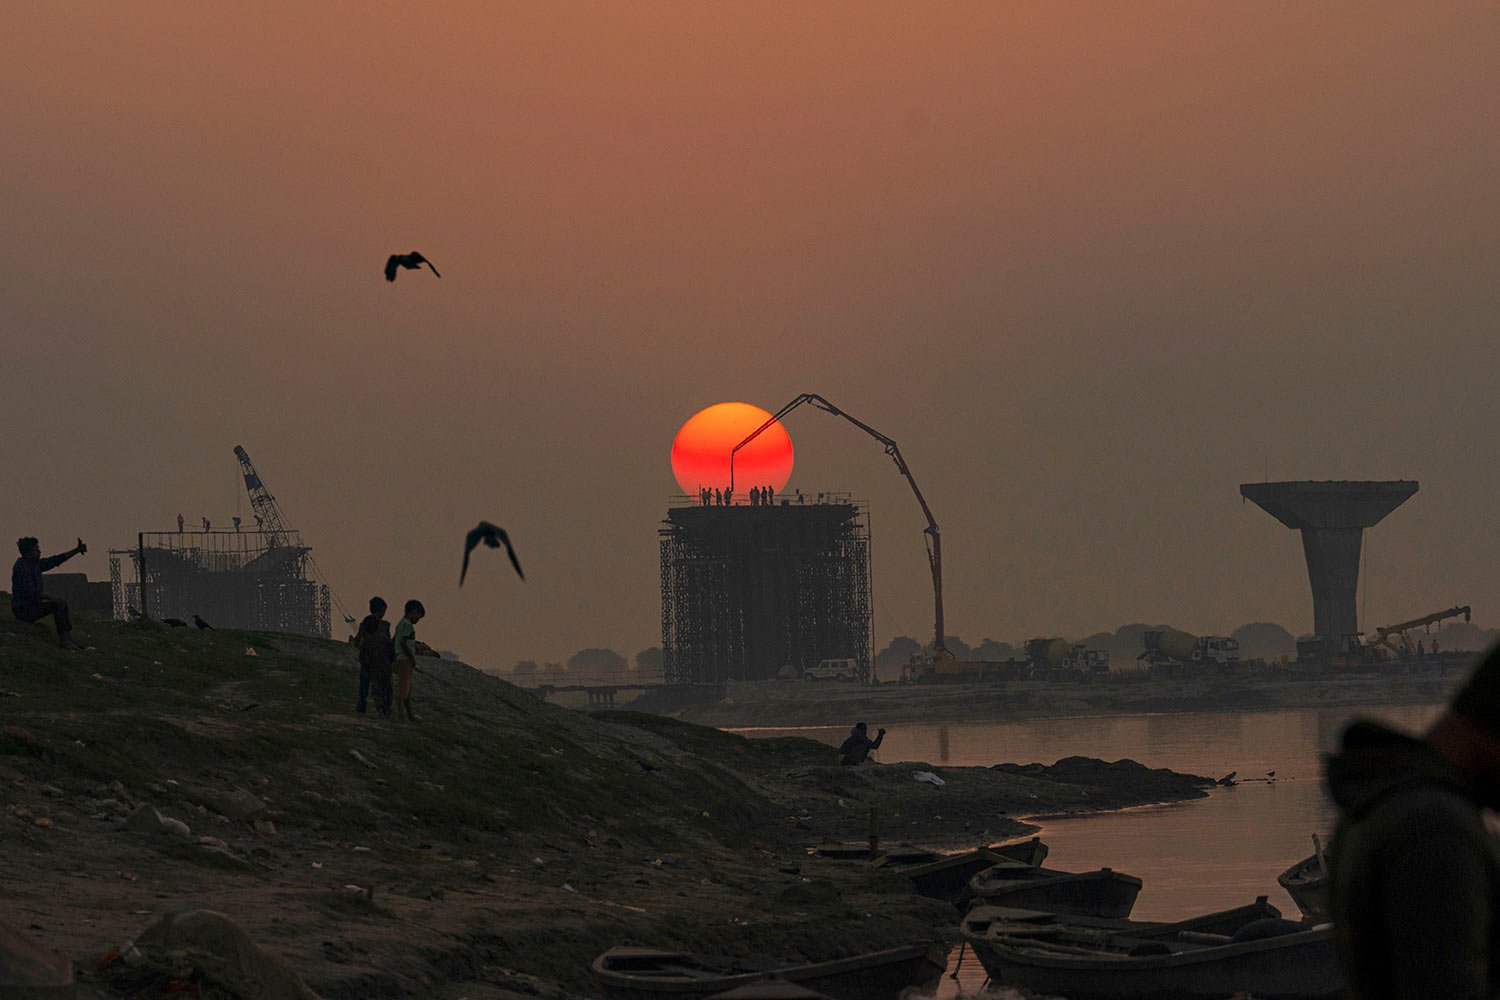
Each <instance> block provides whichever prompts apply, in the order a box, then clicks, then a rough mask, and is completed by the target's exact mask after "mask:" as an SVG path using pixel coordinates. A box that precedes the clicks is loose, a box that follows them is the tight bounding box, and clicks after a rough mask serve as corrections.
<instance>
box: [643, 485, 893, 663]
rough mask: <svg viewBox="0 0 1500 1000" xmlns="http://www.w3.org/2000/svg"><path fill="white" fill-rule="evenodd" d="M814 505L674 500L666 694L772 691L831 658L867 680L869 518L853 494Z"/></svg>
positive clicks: (668, 540) (666, 598)
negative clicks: (850, 664) (762, 684)
mask: <svg viewBox="0 0 1500 1000" xmlns="http://www.w3.org/2000/svg"><path fill="white" fill-rule="evenodd" d="M812 499H813V498H812V497H806V498H804V500H805V501H806V502H802V503H798V502H795V501H793V500H791V499H790V498H787V499H786V500H785V501H781V500H778V502H777V503H775V504H774V505H770V504H768V505H760V506H749V505H743V504H742V505H735V506H704V505H702V504H701V503H699V502H698V501H697V500H696V499H694V498H687V497H683V498H680V499H678V500H674V501H673V503H672V505H671V506H670V507H669V508H668V510H667V517H666V520H665V521H664V522H662V527H661V529H660V535H661V632H662V653H663V658H664V670H665V675H666V681H667V683H669V684H722V683H724V682H726V681H743V680H763V679H768V678H774V677H776V676H777V675H778V673H779V671H780V670H781V668H782V667H784V666H788V665H790V666H795V667H809V666H813V665H815V664H816V663H818V661H820V660H824V659H851V660H855V661H856V662H857V663H858V664H859V667H860V668H861V671H868V670H869V667H870V626H871V577H870V518H869V510H868V508H867V507H866V505H865V504H864V503H862V502H857V501H855V500H853V499H851V498H849V497H848V496H847V495H844V494H818V495H817V502H811V501H812Z"/></svg>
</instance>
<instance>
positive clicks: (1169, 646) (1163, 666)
mask: <svg viewBox="0 0 1500 1000" xmlns="http://www.w3.org/2000/svg"><path fill="white" fill-rule="evenodd" d="M1141 644H1142V645H1143V646H1144V647H1145V649H1144V650H1143V651H1142V652H1141V654H1140V655H1139V656H1138V657H1136V659H1137V660H1140V661H1142V662H1143V663H1145V664H1146V665H1147V666H1148V667H1150V668H1151V671H1152V672H1153V673H1166V674H1168V675H1173V676H1175V675H1176V674H1179V673H1184V672H1186V671H1189V670H1191V669H1193V668H1195V667H1197V668H1204V669H1217V668H1219V667H1224V666H1229V665H1231V664H1237V663H1239V662H1240V644H1239V642H1238V640H1235V639H1231V638H1229V637H1228V636H1222V635H1190V634H1188V633H1187V632H1184V631H1182V630H1181V629H1175V628H1165V629H1153V630H1151V631H1148V632H1146V633H1145V634H1144V635H1142V636H1141Z"/></svg>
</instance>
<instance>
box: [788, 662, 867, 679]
mask: <svg viewBox="0 0 1500 1000" xmlns="http://www.w3.org/2000/svg"><path fill="white" fill-rule="evenodd" d="M859 677H860V669H859V661H858V660H819V661H818V665H817V666H816V667H808V668H807V669H806V670H804V671H802V679H803V680H805V681H857V680H859Z"/></svg>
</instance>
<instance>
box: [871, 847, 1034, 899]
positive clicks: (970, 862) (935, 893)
mask: <svg viewBox="0 0 1500 1000" xmlns="http://www.w3.org/2000/svg"><path fill="white" fill-rule="evenodd" d="M1046 856H1047V845H1046V844H1044V843H1042V842H1041V840H1040V839H1039V838H1037V837H1032V838H1031V839H1030V840H1029V841H1021V842H1020V843H1018V844H1002V845H999V846H997V847H981V848H979V849H978V850H974V851H964V852H963V853H961V854H949V855H946V856H944V857H940V858H938V859H937V860H935V861H929V862H927V863H925V864H916V865H912V864H903V863H902V862H900V861H894V860H892V859H890V858H889V857H881V858H877V859H875V860H874V861H872V862H870V864H871V865H872V866H874V867H880V868H885V869H888V870H892V871H895V872H897V873H899V874H901V875H904V876H906V878H908V879H910V880H911V884H912V888H914V889H916V891H917V892H918V893H919V894H920V895H923V896H927V897H929V898H931V899H941V900H943V901H944V902H948V903H952V904H953V905H955V906H964V905H966V904H967V903H968V901H969V900H970V899H971V898H972V890H971V889H970V888H969V883H970V881H971V880H972V879H973V878H974V876H975V875H978V874H979V873H980V872H983V871H987V870H989V869H991V868H996V867H1002V868H1007V867H1022V868H1035V867H1036V866H1037V865H1039V864H1041V863H1042V859H1043V858H1045V857H1046Z"/></svg>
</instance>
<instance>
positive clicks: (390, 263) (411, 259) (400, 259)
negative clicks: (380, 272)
mask: <svg viewBox="0 0 1500 1000" xmlns="http://www.w3.org/2000/svg"><path fill="white" fill-rule="evenodd" d="M423 264H426V265H427V266H428V267H432V261H430V260H428V259H427V258H426V257H423V256H422V255H421V254H419V253H417V251H415V250H413V251H412V252H411V253H393V254H391V255H390V257H389V258H387V259H386V262H385V280H386V281H395V280H396V269H397V268H398V267H404V268H406V269H407V270H408V271H416V270H419V269H420V268H421V267H422V265H423ZM432 273H433V274H437V276H438V277H439V278H441V277H442V275H441V274H438V269H437V268H435V267H432Z"/></svg>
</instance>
